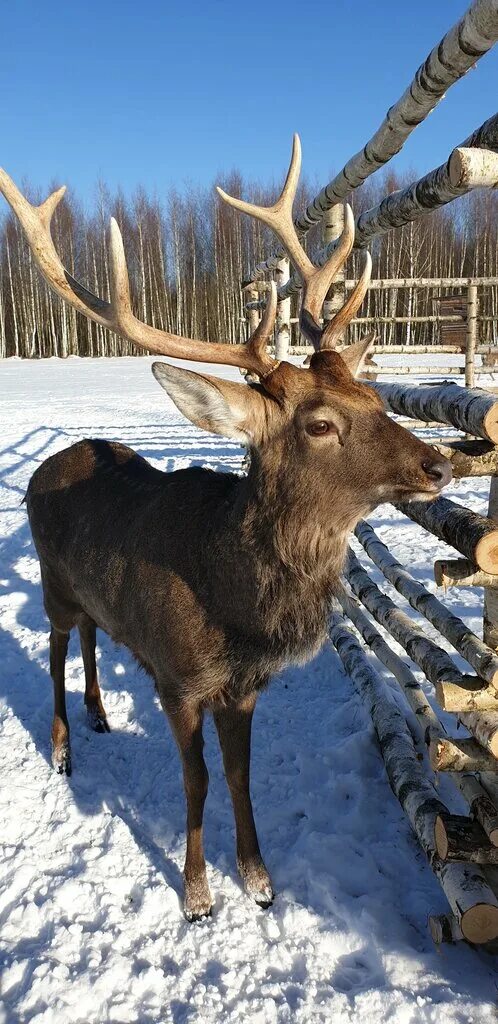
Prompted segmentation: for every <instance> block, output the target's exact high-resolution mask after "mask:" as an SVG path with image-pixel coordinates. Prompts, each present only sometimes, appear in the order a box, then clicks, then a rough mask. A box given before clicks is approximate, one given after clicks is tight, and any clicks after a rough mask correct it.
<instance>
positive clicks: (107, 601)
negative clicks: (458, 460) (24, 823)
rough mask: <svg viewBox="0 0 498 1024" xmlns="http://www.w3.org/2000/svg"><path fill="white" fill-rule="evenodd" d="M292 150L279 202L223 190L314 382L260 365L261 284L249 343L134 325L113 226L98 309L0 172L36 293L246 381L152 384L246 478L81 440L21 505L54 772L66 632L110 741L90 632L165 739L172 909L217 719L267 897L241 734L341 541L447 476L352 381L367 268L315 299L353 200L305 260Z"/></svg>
mask: <svg viewBox="0 0 498 1024" xmlns="http://www.w3.org/2000/svg"><path fill="white" fill-rule="evenodd" d="M300 166H301V149H300V142H299V138H298V137H297V136H296V137H295V138H294V145H293V151H292V158H291V162H290V167H289V171H288V173H287V177H286V179H285V183H284V186H283V189H282V192H281V194H280V196H279V198H278V200H277V201H276V202H275V204H274V205H273V206H270V207H261V206H256V205H252V204H250V203H247V202H245V201H243V200H241V199H236V198H233V197H231V196H228V195H227V194H226V193H224V192H223V191H222V190H221V189H218V191H219V193H220V196H221V198H222V199H223V200H224V201H226V202H227V203H228V204H230V205H231V206H232V207H234V208H235V209H236V210H238V211H240V212H242V213H245V214H248V215H250V216H252V217H255V218H257V219H258V220H260V221H262V222H263V223H264V224H266V225H267V226H269V227H270V228H272V229H273V231H274V232H275V235H276V236H277V238H278V239H279V241H280V243H281V245H282V246H283V248H284V250H285V251H286V252H287V253H288V255H289V258H290V260H291V261H292V263H293V265H294V267H295V269H296V272H297V273H298V275H299V277H300V279H301V283H302V309H301V316H300V327H301V331H302V332H303V334H304V335H305V336H306V337H307V338H308V339H309V341H310V342H311V345H312V348H313V355H312V357H311V360H310V365H309V367H307V368H304V367H301V366H296V365H294V364H293V363H291V362H287V361H282V362H278V361H277V360H276V359H275V358H274V357H273V356H272V355H271V354H270V352H269V348H270V342H271V337H272V332H273V329H274V323H275V318H276V311H277V298H278V296H277V291H276V287H275V285H274V284H272V285H271V286H270V290H269V297H268V299H267V302H266V308H265V311H264V314H263V316H262V319H261V321H260V323H259V325H258V327H257V328H256V330H255V331H254V333H253V334H252V336H251V337H250V339H249V341H248V342H246V343H245V344H243V343H240V344H230V343H224V342H205V341H201V340H197V339H185V338H182V337H179V336H178V335H174V334H171V333H169V332H167V331H165V330H159V329H157V328H154V327H152V326H150V325H147V324H145V323H143V322H141V321H139V320H138V319H137V318H136V317H135V315H134V313H133V310H132V303H131V296H130V284H129V277H128V271H127V265H126V257H125V253H124V246H123V242H122V237H121V234H120V231H119V227H118V225H117V223H116V221H114V220H113V221H111V227H110V263H111V285H110V300H109V301H107V300H104V299H102V298H99V297H98V296H97V295H94V294H92V293H91V292H90V291H88V290H87V288H85V287H84V285H82V284H80V283H78V282H77V281H76V280H75V279H74V278H73V277H72V275H71V274H70V273H69V272H68V271H67V270H66V269H64V266H63V264H62V263H61V261H60V259H59V257H58V254H57V252H56V249H55V247H54V244H53V241H52V237H51V232H50V223H51V219H52V216H53V214H54V211H55V209H56V207H57V205H58V203H59V202H60V200H61V198H62V196H63V194H64V189H60V190H59V191H57V192H54V193H53V194H52V195H50V196H49V197H48V199H46V200H45V201H44V202H43V203H41V205H39V206H34V205H32V204H31V203H29V202H28V200H27V199H26V198H25V197H24V196H23V195H22V193H21V192H20V191H19V190H18V189H17V187H16V186H15V185H14V183H13V182H12V181H11V179H10V178H9V177H8V175H7V174H6V173H5V172H4V171H0V190H1V191H2V193H3V195H4V197H5V198H6V200H7V201H8V203H9V204H10V206H11V208H12V211H13V212H14V214H15V215H16V216H17V218H18V220H19V222H20V224H21V225H22V228H23V230H24V233H25V235H26V238H27V241H28V243H29V246H30V248H31V252H32V255H33V257H34V259H35V261H36V263H37V265H38V267H39V269H40V270H41V273H42V274H43V276H44V278H45V280H46V282H47V283H48V285H49V286H50V287H51V288H52V289H53V290H54V291H55V292H56V293H57V294H58V295H59V296H60V297H61V298H62V299H63V300H64V301H66V302H68V303H69V304H70V305H72V306H73V307H74V308H76V309H77V310H78V311H79V312H81V313H83V314H85V315H86V316H87V317H89V318H90V319H92V320H94V321H97V322H98V323H100V324H103V325H104V326H105V327H107V328H109V330H111V331H114V332H115V333H116V334H117V335H119V336H121V337H122V338H126V339H129V340H131V341H132V342H134V343H135V345H137V346H138V347H140V348H142V349H146V350H148V351H149V352H152V353H155V354H160V355H163V356H166V357H170V358H180V359H183V360H190V361H194V362H195V361H197V362H199V361H202V362H204V363H205V362H209V363H214V364H224V365H229V366H235V367H238V368H239V369H242V370H244V371H247V372H248V373H250V374H251V375H252V377H253V379H255V380H256V382H255V383H252V384H248V383H247V382H244V381H234V380H225V379H220V378H219V377H216V376H211V375H208V374H207V373H205V372H204V370H203V371H202V372H193V371H191V370H188V369H185V368H183V367H178V366H176V365H173V364H171V363H166V362H162V361H161V362H154V363H153V365H152V372H153V374H154V376H155V378H156V380H157V381H158V383H159V384H160V385H161V387H162V388H164V390H165V391H166V392H167V394H168V396H169V397H170V398H171V399H172V401H173V403H174V404H175V405H176V406H177V408H178V409H179V410H180V412H181V413H182V414H183V415H184V416H185V417H186V418H187V419H188V420H190V421H191V423H193V424H195V425H196V426H197V427H200V428H201V429H202V430H205V431H210V432H212V433H215V434H219V435H221V436H223V437H225V438H231V439H235V440H236V441H238V442H240V444H241V445H242V446H243V447H245V448H246V449H247V450H248V452H249V468H248V471H247V473H246V475H243V476H240V475H238V474H234V473H228V472H213V471H212V470H208V469H202V468H196V467H191V468H188V469H180V470H176V471H174V472H169V473H165V472H162V471H160V470H158V469H156V468H153V467H152V466H151V465H150V464H149V463H148V462H147V461H146V460H145V459H144V458H142V457H141V456H140V455H138V454H137V453H136V452H134V451H133V450H132V449H131V448H129V447H127V446H125V445H123V444H121V443H119V442H115V441H107V440H100V439H98V440H92V439H89V440H84V441H81V442H79V443H77V444H74V445H72V446H71V447H69V448H67V449H65V450H64V451H61V452H59V453H58V454H56V455H53V456H51V457H50V458H48V459H46V461H44V462H43V463H42V464H41V465H40V466H39V467H38V468H37V469H36V471H35V473H34V475H33V476H32V478H31V480H30V482H29V486H28V490H27V494H26V503H27V511H28V516H29V522H30V527H31V531H32V536H33V541H34V544H35V547H36V551H37V554H38V558H39V562H40V570H41V581H42V588H43V599H44V606H45V610H46V614H47V617H48V620H49V623H50V674H51V677H52V680H53V689H54V717H53V725H52V751H53V753H52V758H53V764H54V767H55V769H56V771H57V772H59V773H61V774H64V773H65V774H66V775H69V774H70V772H71V749H70V732H69V722H68V718H67V712H66V704H65V690H64V666H65V659H66V652H67V647H68V639H69V634H70V631H71V630H72V629H73V628H75V627H77V628H78V631H79V636H80V641H81V652H82V658H83V665H84V675H85V697H84V700H85V705H86V709H87V714H88V721H89V725H90V727H91V728H92V729H94V730H96V731H97V732H107V731H109V724H108V721H107V716H106V712H105V709H104V705H103V701H102V696H101V692H100V688H99V682H98V678H97V669H96V656H95V651H96V629H97V628H99V629H101V630H104V631H105V633H107V634H108V635H109V636H110V637H112V638H113V639H114V640H115V641H117V642H119V643H122V644H124V645H125V646H126V647H127V648H128V649H129V650H130V651H131V652H132V654H133V655H134V656H135V658H136V659H137V660H138V662H139V663H140V664H141V665H142V666H143V667H144V668H145V669H146V671H147V672H148V673H149V674H150V676H152V679H153V681H154V683H155V686H156V689H157V692H158V695H159V699H160V703H161V705H162V708H163V709H164V711H165V713H166V716H167V718H168V719H169V723H170V726H171V730H172V733H173V736H174V738H175V741H176V744H177V747H178V751H179V755H180V758H181V763H182V769H183V780H184V788H185V798H186V811H187V813H186V856H185V866H184V871H183V881H184V894H183V910H184V914H185V917H186V918H187V920H189V921H196V920H199V919H200V918H203V917H206V916H209V915H210V914H211V911H212V906H213V899H212V896H211V892H210V888H209V884H208V879H207V873H206V862H205V857H204V850H203V832H202V829H203V810H204V802H205V799H206V795H207V790H208V772H207V769H206V764H205V761H204V757H203V733H202V729H203V719H204V716H205V715H206V714H208V713H211V714H212V715H213V718H214V722H215V726H216V730H217V733H218V737H219V742H220V747H221V753H222V757H223V765H224V772H225V776H226V780H227V783H228V788H229V792H230V795H231V800H232V804H233V811H234V818H235V835H236V862H237V867H238V871H239V874H240V876H241V879H242V883H243V888H244V890H245V892H246V893H247V895H248V896H249V897H250V898H251V900H252V901H254V902H255V903H256V904H257V905H259V906H260V907H263V908H267V907H269V906H270V905H271V903H272V901H273V899H274V890H273V886H272V882H271V879H270V875H269V873H268V870H267V868H266V866H265V863H264V860H263V857H262V854H261V850H260V846H259V842H258V837H257V832H256V827H255V822H254V815H253V809H252V805H251V797H250V775H249V772H250V745H251V725H252V719H253V713H254V709H255V706H256V702H257V699H258V696H259V695H260V693H261V692H262V691H263V690H264V689H265V687H266V686H267V685H268V682H269V680H270V678H271V677H272V676H273V675H275V673H277V672H279V671H280V670H281V669H282V668H284V667H285V666H287V665H292V664H305V663H306V662H307V661H308V660H309V659H310V658H312V657H313V656H314V655H315V654H316V653H317V652H318V651H319V650H320V648H321V647H322V645H323V644H324V642H325V640H326V637H327V625H328V619H329V613H330V610H331V604H332V601H333V599H334V589H335V588H337V586H338V581H339V578H340V575H341V571H342V568H343V564H344V561H345V557H346V551H347V541H348V535H349V534H350V532H351V531H352V530H353V528H354V527H355V525H356V523H357V522H358V521H359V520H360V518H362V517H363V516H365V515H367V514H369V513H370V512H371V511H372V510H373V509H374V508H375V507H376V506H377V505H378V504H380V503H382V502H388V501H392V502H399V501H409V500H414V499H418V500H428V501H429V500H431V499H433V498H434V497H436V496H437V495H438V494H439V493H440V491H441V489H442V488H443V487H444V486H445V485H446V484H447V483H448V482H449V481H450V480H451V475H452V472H451V465H450V463H449V461H448V460H447V459H445V458H444V457H442V456H441V455H439V454H438V453H437V452H436V451H435V450H434V449H433V448H431V447H430V446H429V445H427V444H426V443H424V442H422V441H421V440H419V439H418V438H416V437H415V436H414V435H413V434H412V433H410V432H409V431H408V430H407V429H405V428H403V427H402V426H401V425H400V424H399V423H398V422H396V421H395V420H393V419H392V418H390V417H389V416H388V414H387V412H386V410H385V408H384V405H383V403H382V401H381V399H380V398H379V396H378V395H377V393H376V391H375V390H374V389H373V388H372V387H371V386H370V385H368V384H367V383H364V382H362V381H361V379H359V375H360V373H361V370H362V366H363V364H364V362H365V360H366V359H367V358H368V355H369V353H370V351H371V348H372V344H373V336H372V335H369V336H368V337H367V338H365V339H363V340H361V341H359V342H357V343H355V344H352V345H350V346H348V347H346V348H344V349H343V350H342V351H341V352H339V351H337V342H338V339H339V337H340V336H342V333H343V331H344V330H345V328H346V327H347V325H348V323H349V322H350V321H351V320H352V318H353V317H354V316H355V313H356V312H357V310H358V309H359V307H360V305H361V303H362V301H363V298H364V296H365V294H366V291H367V288H368V283H369V279H370V274H371V258H370V255H369V254H368V253H366V255H365V260H364V267H363V270H362V272H361V275H360V278H359V280H358V282H357V284H356V286H355V287H354V289H353V291H352V292H351V294H350V296H349V298H348V299H347V301H346V302H345V304H344V305H343V307H342V308H341V309H340V310H339V311H338V312H337V313H336V315H335V317H334V318H333V319H332V320H330V321H328V322H326V323H325V324H324V325H322V324H321V322H320V321H321V311H322V306H323V302H324V300H325V297H326V295H327V292H328V291H329V290H330V287H331V284H332V282H333V281H334V279H335V278H336V276H337V273H338V271H339V269H340V268H341V267H342V266H343V265H344V263H345V261H346V259H347V258H348V256H349V253H350V252H351V249H352V246H353V242H354V231H355V226H354V217H353V214H352V211H351V209H350V208H349V207H348V206H347V205H346V206H345V219H344V229H343V231H342V234H341V236H340V238H339V239H338V242H337V245H336V248H335V249H334V251H333V252H332V254H331V255H330V256H329V257H328V258H327V259H326V261H325V262H324V263H323V265H321V266H315V265H314V264H313V263H312V262H311V260H310V258H309V257H308V255H307V254H306V252H305V250H304V247H303V246H302V244H301V241H300V239H299V237H298V235H297V232H296V228H295V226H294V222H293V212H292V211H293V203H294V197H295V193H296V189H297V184H298V179H299V173H300Z"/></svg>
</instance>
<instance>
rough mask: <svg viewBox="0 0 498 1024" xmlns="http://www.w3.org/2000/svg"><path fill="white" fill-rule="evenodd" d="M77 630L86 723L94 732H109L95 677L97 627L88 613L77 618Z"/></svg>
mask: <svg viewBox="0 0 498 1024" xmlns="http://www.w3.org/2000/svg"><path fill="white" fill-rule="evenodd" d="M78 631H79V634H80V643H81V654H82V657H83V666H84V669H85V705H86V712H87V717H88V724H89V726H90V728H91V729H93V730H94V731H95V732H110V731H111V730H110V727H109V724H108V721H107V715H106V713H105V709H104V705H103V704H102V696H101V693H100V686H99V682H98V678H97V663H96V660H95V645H96V638H97V629H96V626H95V623H94V621H93V619H91V618H90V616H89V615H86V614H85V615H83V616H81V617H80V618H79V619H78Z"/></svg>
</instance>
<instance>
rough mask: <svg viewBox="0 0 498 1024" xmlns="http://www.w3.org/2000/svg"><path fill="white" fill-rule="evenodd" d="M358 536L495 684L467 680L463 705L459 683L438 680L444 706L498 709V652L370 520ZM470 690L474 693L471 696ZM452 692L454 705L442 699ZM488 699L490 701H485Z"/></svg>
mask: <svg viewBox="0 0 498 1024" xmlns="http://www.w3.org/2000/svg"><path fill="white" fill-rule="evenodd" d="M355 536H356V537H357V538H358V540H359V542H360V544H361V545H362V547H363V548H364V549H365V551H366V552H367V554H368V555H369V557H370V558H371V559H372V561H373V562H374V564H375V565H376V566H377V567H378V568H379V569H380V570H381V572H382V573H383V574H384V576H385V577H386V579H387V580H389V582H390V583H392V585H393V586H394V587H395V588H396V590H397V591H398V592H399V593H400V594H402V595H403V597H404V598H406V600H407V601H408V602H409V603H410V604H411V606H412V608H415V610H416V611H418V612H420V613H421V614H422V615H424V616H425V618H426V619H428V621H429V622H431V623H432V625H433V626H435V627H436V629H438V630H439V632H440V633H442V635H443V636H444V637H446V639H447V640H449V642H450V644H452V645H453V647H454V648H455V649H456V650H457V651H458V652H459V653H460V654H461V655H462V657H464V658H465V660H466V661H468V663H469V665H472V668H474V669H475V671H476V672H477V674H478V675H479V676H480V678H481V679H483V680H484V681H485V682H487V683H489V684H490V685H491V687H496V689H495V691H494V692H493V691H491V692H489V691H487V690H486V689H485V688H484V689H483V687H482V684H481V683H480V681H479V680H473V681H468V682H467V683H466V684H464V686H465V689H467V695H465V694H462V697H465V702H464V705H463V706H462V707H458V706H456V704H455V700H456V698H457V697H458V693H457V689H458V686H456V684H455V683H453V682H451V681H448V682H443V681H436V687H438V686H439V688H440V692H439V693H438V691H437V690H436V693H437V697H438V701H439V703H440V704H441V707H443V708H445V710H448V711H465V710H477V709H478V708H483V709H487V708H489V709H490V710H491V709H493V708H494V709H495V710H498V692H497V691H498V657H497V655H496V654H495V652H494V651H492V650H490V648H489V647H487V646H486V644H484V643H483V642H482V640H480V639H479V637H477V636H476V635H475V633H473V632H472V630H471V629H469V627H468V626H467V625H466V624H465V622H463V621H462V619H459V618H458V616H457V615H454V614H453V613H452V612H451V611H450V610H449V608H446V607H445V605H444V604H442V603H441V601H439V600H438V599H437V597H435V596H434V594H430V593H429V591H428V590H427V589H426V588H425V587H424V586H423V585H422V584H421V583H419V582H418V580H415V579H414V578H413V576H412V575H411V574H410V573H409V572H408V570H407V569H405V568H404V567H403V566H402V565H400V563H399V562H398V561H397V560H396V559H395V557H394V555H392V554H391V552H390V551H389V548H388V547H386V545H385V544H383V543H382V541H381V540H380V538H379V537H378V536H377V534H376V533H375V531H374V530H373V529H372V527H371V526H370V524H369V523H366V522H364V521H362V522H360V523H358V525H357V527H356V529H355ZM460 686H461V684H460ZM442 687H443V688H444V687H446V689H441V688H442ZM471 694H474V696H473V697H472V696H471ZM450 696H451V698H452V700H453V706H452V707H448V706H447V704H446V703H443V700H446V699H449V698H450ZM441 698H443V699H441ZM486 699H487V700H488V704H486V703H485V702H486ZM473 702H474V703H473ZM483 702H484V703H483Z"/></svg>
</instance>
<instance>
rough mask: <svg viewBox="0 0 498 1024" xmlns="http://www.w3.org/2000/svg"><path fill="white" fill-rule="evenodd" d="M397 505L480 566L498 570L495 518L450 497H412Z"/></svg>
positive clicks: (491, 571)
mask: <svg viewBox="0 0 498 1024" xmlns="http://www.w3.org/2000/svg"><path fill="white" fill-rule="evenodd" d="M396 508H398V509H399V511H400V512H403V513H404V515H405V516H408V518H409V519H411V520H412V521H413V522H414V523H417V524H418V525H419V526H422V527H423V528H424V530H427V531H428V532H429V533H433V534H434V535H435V536H436V537H438V538H439V540H444V541H445V542H446V544H450V545H451V546H452V547H453V548H456V550H457V551H460V553H461V554H462V555H465V557H466V558H468V559H469V561H471V562H474V563H475V564H476V565H477V566H478V567H479V569H484V571H485V572H489V573H491V574H492V575H494V574H496V573H498V523H495V522H493V520H492V519H487V518H486V517H485V516H480V515H479V514H478V513H477V512H471V510H470V509H468V508H464V507H463V505H457V504H456V502H454V501H450V499H449V498H436V499H435V500H434V501H431V502H425V501H411V502H409V503H408V504H405V505H396Z"/></svg>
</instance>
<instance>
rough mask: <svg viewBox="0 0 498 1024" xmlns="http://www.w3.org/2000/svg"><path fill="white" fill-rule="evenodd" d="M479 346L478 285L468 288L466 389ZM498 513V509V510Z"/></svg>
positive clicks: (472, 374) (472, 381) (472, 372)
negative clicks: (477, 345) (477, 346)
mask: <svg viewBox="0 0 498 1024" xmlns="http://www.w3.org/2000/svg"><path fill="white" fill-rule="evenodd" d="M476 344H477V285H475V284H469V286H468V288H467V338H466V346H465V387H467V388H473V387H474V379H475V359H476ZM497 512H498V508H497Z"/></svg>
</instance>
